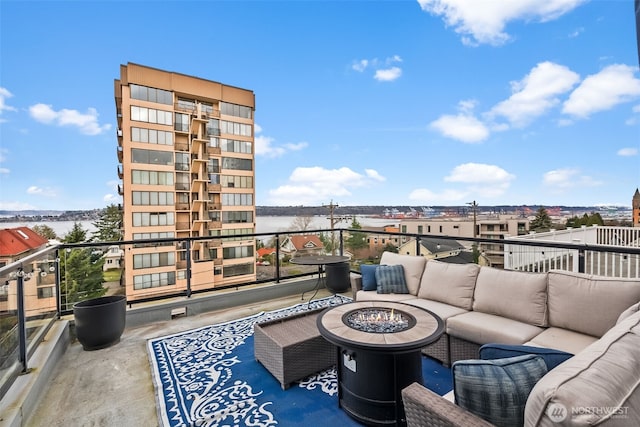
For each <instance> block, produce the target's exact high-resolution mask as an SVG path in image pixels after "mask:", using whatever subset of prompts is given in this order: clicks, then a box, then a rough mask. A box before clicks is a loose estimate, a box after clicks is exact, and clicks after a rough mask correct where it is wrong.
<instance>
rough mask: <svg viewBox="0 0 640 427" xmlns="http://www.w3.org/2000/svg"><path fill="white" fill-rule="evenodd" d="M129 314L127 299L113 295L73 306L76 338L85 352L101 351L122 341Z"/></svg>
mask: <svg viewBox="0 0 640 427" xmlns="http://www.w3.org/2000/svg"><path fill="white" fill-rule="evenodd" d="M126 314H127V298H126V297H125V296H124V295H112V296H106V297H99V298H93V299H89V300H86V301H81V302H78V303H76V304H74V305H73V317H74V318H75V325H76V336H77V338H78V341H80V344H82V348H83V349H85V350H99V349H101V348H106V347H109V346H111V345H113V344H116V343H117V342H118V341H120V336H122V332H124V327H125V323H126Z"/></svg>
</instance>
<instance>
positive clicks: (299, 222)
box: [289, 215, 313, 231]
mask: <svg viewBox="0 0 640 427" xmlns="http://www.w3.org/2000/svg"><path fill="white" fill-rule="evenodd" d="M312 222H313V217H312V216H311V215H298V216H296V217H295V218H294V220H293V222H292V223H291V226H290V227H289V230H291V231H305V230H308V229H310V228H311V223H312Z"/></svg>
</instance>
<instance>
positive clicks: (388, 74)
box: [373, 67, 402, 82]
mask: <svg viewBox="0 0 640 427" xmlns="http://www.w3.org/2000/svg"><path fill="white" fill-rule="evenodd" d="M401 75H402V70H401V69H400V68H399V67H391V68H388V69H386V70H376V73H375V75H374V76H373V78H374V79H376V80H378V81H379V82H392V81H394V80H397V79H398V78H400V76H401Z"/></svg>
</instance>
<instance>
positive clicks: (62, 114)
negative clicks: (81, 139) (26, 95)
mask: <svg viewBox="0 0 640 427" xmlns="http://www.w3.org/2000/svg"><path fill="white" fill-rule="evenodd" d="M29 114H30V115H31V117H32V118H33V119H35V120H36V121H38V122H40V123H44V124H55V125H58V126H73V127H77V128H78V130H79V131H80V133H82V134H85V135H100V134H102V133H105V132H106V131H108V130H109V129H111V125H110V124H105V125H100V124H99V123H98V111H97V110H96V109H95V108H88V109H87V112H86V113H84V114H83V113H80V112H79V111H77V110H69V109H66V108H63V109H62V110H59V111H55V110H54V109H53V108H51V105H46V104H35V105H32V106H31V107H29Z"/></svg>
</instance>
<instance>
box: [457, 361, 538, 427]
mask: <svg viewBox="0 0 640 427" xmlns="http://www.w3.org/2000/svg"><path fill="white" fill-rule="evenodd" d="M451 372H452V375H453V391H454V394H455V400H456V404H458V406H460V407H462V408H464V409H466V410H467V411H469V412H472V413H473V414H475V415H477V416H479V417H480V418H483V419H485V420H487V421H489V422H490V423H492V424H495V425H496V426H504V427H513V426H521V425H523V424H524V409H525V405H526V403H527V398H528V397H529V393H530V392H531V389H532V388H533V386H534V385H535V384H536V383H537V382H538V380H540V378H542V377H543V376H544V374H546V373H547V366H546V365H545V363H544V360H543V359H542V357H540V356H535V355H524V356H516V357H508V358H504V359H495V360H460V361H457V362H454V363H453V365H452V366H451Z"/></svg>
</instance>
